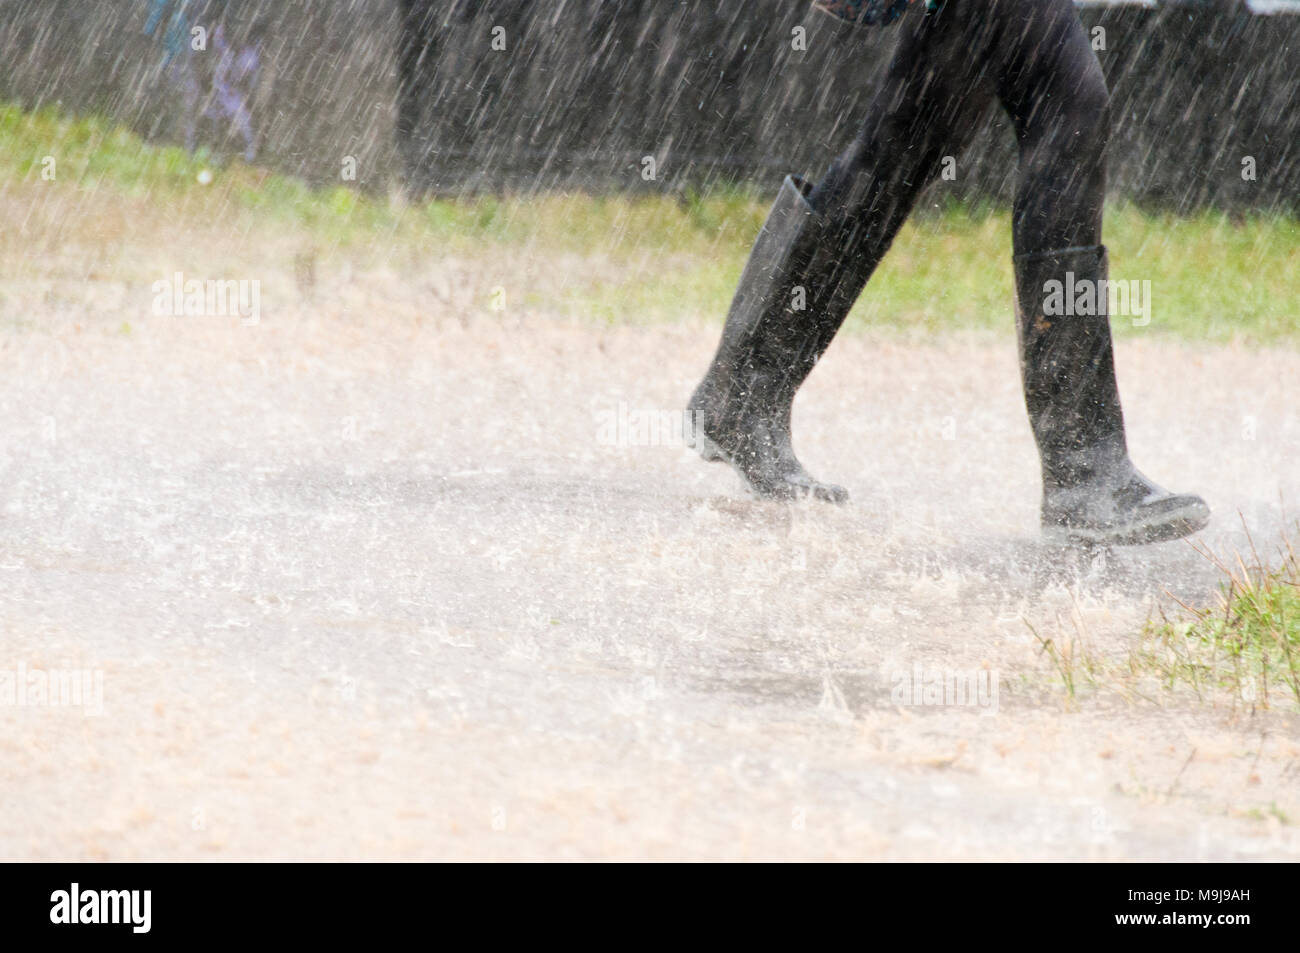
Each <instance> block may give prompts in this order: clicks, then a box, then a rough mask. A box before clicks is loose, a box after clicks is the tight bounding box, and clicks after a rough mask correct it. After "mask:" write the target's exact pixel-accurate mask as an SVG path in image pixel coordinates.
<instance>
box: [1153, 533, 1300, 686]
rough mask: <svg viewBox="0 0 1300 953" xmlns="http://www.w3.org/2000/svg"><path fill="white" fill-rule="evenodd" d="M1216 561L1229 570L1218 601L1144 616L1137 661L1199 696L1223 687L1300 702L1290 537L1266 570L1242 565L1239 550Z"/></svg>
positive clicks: (1299, 613)
mask: <svg viewBox="0 0 1300 953" xmlns="http://www.w3.org/2000/svg"><path fill="white" fill-rule="evenodd" d="M1207 555H1208V554H1207ZM1211 558H1212V557H1211ZM1216 562H1219V565H1220V568H1221V569H1222V570H1223V572H1224V574H1225V575H1226V577H1227V581H1226V582H1225V583H1224V586H1223V591H1222V595H1221V599H1220V603H1219V605H1217V606H1214V607H1210V608H1200V609H1188V610H1187V613H1188V615H1187V617H1186V618H1182V619H1178V620H1174V621H1171V620H1169V619H1167V618H1162V619H1161V620H1160V621H1159V622H1158V623H1151V624H1148V626H1147V629H1146V632H1145V633H1144V640H1143V646H1142V648H1141V649H1140V650H1139V651H1138V652H1137V653H1136V654H1135V656H1134V659H1133V665H1134V667H1135V669H1137V670H1140V671H1146V672H1149V673H1154V674H1156V675H1158V676H1159V677H1160V678H1161V680H1162V681H1163V682H1164V683H1165V685H1166V687H1169V688H1174V687H1177V686H1180V685H1181V686H1185V687H1190V688H1191V689H1193V690H1194V691H1195V692H1196V694H1197V695H1199V696H1201V697H1203V698H1214V697H1215V696H1217V695H1222V694H1223V693H1227V695H1228V697H1230V698H1231V699H1233V700H1234V701H1238V702H1242V703H1245V704H1247V705H1250V706H1260V707H1265V708H1271V707H1283V706H1285V707H1300V561H1297V559H1296V553H1295V550H1294V548H1292V547H1291V546H1290V544H1288V545H1287V547H1286V552H1285V553H1284V555H1283V559H1282V563H1281V565H1280V566H1279V567H1278V568H1276V569H1271V570H1270V569H1263V568H1259V566H1258V565H1256V566H1255V568H1247V566H1246V564H1245V562H1244V561H1243V560H1241V559H1240V558H1238V559H1237V560H1236V565H1235V566H1228V565H1226V564H1224V563H1222V562H1220V561H1218V560H1216ZM1256 563H1258V560H1257V559H1256Z"/></svg>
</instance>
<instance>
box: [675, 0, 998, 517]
mask: <svg viewBox="0 0 1300 953" xmlns="http://www.w3.org/2000/svg"><path fill="white" fill-rule="evenodd" d="M981 6H982V5H980V4H973V3H956V4H952V5H950V6H949V7H948V8H947V9H945V10H943V11H942V12H940V13H937V14H933V15H924V14H922V12H921V11H919V10H918V11H915V13H914V14H911V15H909V16H908V17H905V18H904V19H903V21H902V23H901V24H900V27H901V28H902V29H903V30H904V34H903V36H902V37H900V42H899V45H898V48H897V50H896V52H895V54H894V56H893V59H892V60H891V63H890V66H889V68H888V71H887V74H886V76H885V79H884V82H883V85H882V86H881V88H880V90H879V92H878V93H877V94H876V96H875V98H874V100H873V101H872V103H871V105H870V107H869V109H868V112H867V118H866V121H865V122H864V124H863V126H862V130H861V132H860V133H859V134H858V136H857V137H856V138H855V139H854V141H853V142H852V143H851V144H850V146H849V147H848V148H847V149H846V150H845V151H844V152H843V153H842V154H841V155H840V156H839V157H838V158H837V159H836V160H835V162H834V163H833V164H832V165H831V168H830V170H829V171H828V172H827V174H826V176H825V178H824V179H823V180H822V182H821V183H820V184H819V185H818V186H817V187H816V188H815V189H810V188H809V187H808V186H807V185H805V184H803V183H799V182H797V181H796V180H794V179H793V178H787V179H786V182H785V185H784V186H783V187H782V190H781V194H780V195H779V196H778V198H777V202H776V204H775V205H774V206H773V209H772V212H771V214H770V215H769V217H768V220H767V222H766V223H765V225H764V226H763V230H762V232H760V234H759V237H758V240H757V241H756V242H755V245H754V248H753V251H752V252H751V253H750V259H749V262H748V263H747V265H746V267H745V272H744V274H743V275H742V277H741V281H740V286H739V287H738V289H737V291H736V297H735V299H734V300H733V302H732V305H731V309H730V312H729V313H728V316H727V322H726V326H725V327H724V329H723V334H722V341H721V344H720V345H719V347H718V351H717V354H716V355H715V357H714V359H713V363H712V365H711V366H710V368H709V371H708V373H707V374H706V375H705V378H704V380H703V381H702V382H701V383H700V385H699V387H698V388H697V389H696V391H695V394H694V396H693V397H692V399H691V403H690V409H691V411H692V412H693V414H694V418H695V424H696V429H697V433H698V434H699V435H700V436H701V438H702V439H701V440H700V444H701V450H702V452H703V453H704V455H705V457H706V458H707V459H720V460H724V461H726V462H728V463H730V464H731V465H732V466H733V467H735V468H736V470H737V471H738V472H739V473H740V474H741V476H742V477H744V479H745V480H746V482H747V483H748V484H749V485H750V487H751V488H752V489H753V490H754V491H756V492H757V493H759V494H760V495H764V496H772V497H777V498H783V497H793V496H800V495H806V494H812V495H814V496H816V497H818V498H821V499H826V500H832V501H837V502H838V501H841V500H843V499H845V498H847V493H846V492H845V491H844V490H843V489H841V488H840V487H837V486H834V485H831V484H825V483H821V482H819V481H817V480H815V479H813V478H812V477H811V476H810V475H809V474H808V473H807V471H805V470H804V469H803V467H802V466H801V465H800V463H799V461H798V459H797V458H796V457H795V455H794V450H793V447H792V445H791V436H790V410H791V405H792V402H793V400H794V395H795V392H796V391H797V389H798V388H799V386H800V385H801V384H802V383H803V381H804V380H805V379H806V378H807V376H808V374H809V372H810V371H811V370H812V368H813V366H814V365H815V364H816V362H817V360H818V358H819V357H820V356H821V354H822V353H823V352H824V351H825V349H826V347H827V346H828V345H829V344H830V342H831V339H832V338H833V337H834V335H835V333H836V331H838V329H839V327H840V325H841V324H842V323H843V320H844V318H845V316H846V315H847V314H848V312H849V309H850V308H851V307H852V306H853V302H854V301H855V300H856V298H857V297H858V295H859V293H860V292H861V290H862V288H863V286H864V285H865V284H866V282H867V280H868V279H869V278H870V276H871V274H872V272H873V271H874V269H875V267H876V265H877V264H878V263H879V261H880V259H881V258H882V257H883V256H884V254H885V252H886V251H887V250H888V248H889V245H890V243H891V242H892V241H893V239H894V236H895V235H896V234H897V232H898V229H899V227H900V226H901V225H902V223H903V221H904V220H905V219H906V217H907V215H908V213H909V212H910V211H911V209H912V207H913V205H914V204H915V202H916V198H917V196H918V195H919V194H920V192H921V190H922V188H923V187H924V186H925V185H926V183H927V182H929V181H930V180H931V179H932V178H933V176H934V174H935V172H936V170H937V168H938V166H939V164H940V162H941V160H942V158H943V157H944V156H945V155H949V154H954V153H955V152H956V151H957V150H958V149H959V148H960V146H961V145H962V143H963V142H964V141H965V139H966V138H967V137H968V135H969V134H970V133H971V132H973V130H974V129H975V127H976V125H977V122H978V119H979V116H980V115H981V114H982V112H983V111H984V109H985V107H986V106H987V105H988V104H989V103H991V102H992V99H993V82H992V74H991V72H990V71H989V70H987V69H986V66H985V64H986V63H987V62H988V59H987V57H986V56H985V54H986V53H987V49H986V47H987V44H988V42H989V41H990V39H991V38H992V36H993V32H992V31H991V30H990V29H989V27H988V24H987V23H986V22H985V21H984V20H983V18H982V17H981V16H980V8H981Z"/></svg>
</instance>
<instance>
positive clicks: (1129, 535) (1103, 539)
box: [1043, 503, 1210, 546]
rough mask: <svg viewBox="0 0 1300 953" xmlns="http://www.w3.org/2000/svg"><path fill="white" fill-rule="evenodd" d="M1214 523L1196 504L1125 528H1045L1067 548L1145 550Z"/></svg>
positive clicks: (1048, 535) (1052, 540) (1047, 535)
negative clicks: (1118, 547) (1139, 547)
mask: <svg viewBox="0 0 1300 953" xmlns="http://www.w3.org/2000/svg"><path fill="white" fill-rule="evenodd" d="M1209 522H1210V509H1209V507H1207V506H1206V505H1205V504H1204V503H1192V504H1189V505H1187V506H1185V507H1183V508H1182V509H1179V510H1174V511H1173V512H1166V513H1159V514H1155V515H1153V516H1151V517H1150V518H1148V519H1146V520H1138V521H1137V522H1135V523H1129V524H1126V525H1124V526H1112V527H1105V528H1101V529H1093V528H1090V527H1083V526H1060V525H1057V524H1051V525H1044V526H1043V537H1044V538H1045V539H1046V540H1047V541H1048V542H1049V543H1055V544H1057V545H1065V546H1145V545H1147V544H1149V543H1167V542H1171V541H1173V540H1175V539H1182V538H1183V537H1184V536H1191V535H1192V534H1193V533H1197V532H1200V531H1201V530H1203V529H1205V527H1206V526H1207V525H1208V524H1209Z"/></svg>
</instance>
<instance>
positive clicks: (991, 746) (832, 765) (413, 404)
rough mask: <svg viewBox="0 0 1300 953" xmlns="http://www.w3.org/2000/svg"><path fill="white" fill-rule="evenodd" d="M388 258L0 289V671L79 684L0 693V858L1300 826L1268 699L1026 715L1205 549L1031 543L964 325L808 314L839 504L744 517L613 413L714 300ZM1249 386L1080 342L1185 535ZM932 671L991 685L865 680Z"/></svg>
mask: <svg viewBox="0 0 1300 953" xmlns="http://www.w3.org/2000/svg"><path fill="white" fill-rule="evenodd" d="M162 273H167V272H166V271H165V270H164V271H162ZM95 280H96V279H95V276H93V275H92V276H90V277H89V278H88V279H83V281H87V282H90V283H93V282H94V281H95ZM488 280H490V279H488ZM430 282H431V284H430V286H429V287H428V288H423V287H419V288H415V289H409V288H406V289H399V288H398V287H396V286H395V285H394V284H393V283H392V282H391V279H390V278H388V277H385V276H384V275H382V274H380V275H378V276H371V277H369V278H367V277H366V276H363V275H343V276H341V277H338V278H337V279H336V285H335V286H332V287H325V288H318V289H316V290H315V291H314V292H313V293H314V294H315V295H316V297H315V299H314V301H311V302H302V301H298V302H296V303H295V304H294V305H293V306H292V307H280V308H277V307H274V306H269V305H264V313H263V315H262V319H261V321H260V323H259V324H257V325H256V326H244V325H242V324H241V323H240V322H239V321H237V320H232V319H228V318H219V317H190V318H167V317H152V316H150V315H149V314H148V300H149V299H148V296H147V294H148V293H147V284H146V285H141V284H139V283H136V284H130V283H127V284H123V285H121V286H117V287H115V288H110V289H108V291H111V294H110V293H108V292H106V291H105V290H104V289H100V290H99V291H97V292H95V293H96V294H97V295H99V296H100V299H101V300H102V299H103V298H104V296H105V295H106V294H107V297H108V298H110V299H112V304H111V306H108V307H107V308H106V309H101V312H99V313H96V314H91V315H89V316H87V313H86V311H85V304H84V302H81V301H79V300H77V294H78V288H79V287H80V286H79V285H78V284H77V283H76V282H73V283H70V284H67V285H65V286H64V287H63V288H62V289H60V288H57V287H53V286H50V285H46V286H43V287H42V286H41V285H40V283H39V282H37V283H28V284H25V285H24V284H19V285H17V286H14V285H11V286H10V288H9V290H10V294H9V295H8V297H7V298H5V301H4V305H3V311H4V314H3V318H4V320H5V322H6V328H7V330H6V332H5V334H4V337H3V342H2V343H3V347H0V412H2V419H3V421H4V424H3V441H2V442H0V474H2V475H3V480H2V481H0V669H4V670H7V671H9V672H12V673H15V675H14V677H15V678H16V677H17V673H18V672H19V671H20V666H21V667H22V671H25V672H28V673H30V672H31V671H33V670H40V671H45V672H49V671H53V670H76V671H78V672H86V673H87V677H88V678H90V679H91V682H90V684H92V685H98V686H101V687H102V712H100V713H98V714H96V713H94V712H93V709H94V708H96V707H97V705H96V704H83V705H81V706H77V705H60V706H50V705H41V704H38V703H35V702H33V701H32V700H30V699H29V700H28V703H27V704H18V703H16V702H15V703H9V704H3V705H0V760H2V762H3V764H4V771H3V773H2V774H0V803H3V804H4V810H3V811H0V857H2V858H4V859H39V860H51V859H61V860H80V859H102V860H143V859H200V860H235V859H249V858H253V859H259V858H260V859H271V858H277V859H278V858H308V859H363V858H394V859H416V858H429V859H436V858H451V859H487V858H526V859H541V858H560V859H564V858H574V859H580V858H619V859H622V858H628V859H631V858H655V859H660V858H662V859H670V858H686V859H695V858H735V859H767V858H838V859H855V858H856V859H975V858H981V859H1017V858H1062V859H1064V858H1091V859H1099V860H1112V859H1207V860H1209V859H1256V858H1294V857H1295V856H1296V855H1297V854H1300V836H1298V835H1297V833H1296V828H1295V827H1294V826H1293V824H1294V822H1295V819H1296V818H1300V799H1298V797H1297V793H1296V792H1297V790H1300V785H1298V784H1297V781H1300V758H1298V756H1300V735H1298V734H1297V724H1298V723H1297V718H1296V717H1295V716H1294V715H1290V714H1287V713H1285V712H1279V711H1263V710H1254V711H1251V710H1242V709H1241V708H1240V707H1238V708H1237V709H1232V708H1230V707H1226V706H1225V705H1223V704H1217V705H1216V704H1212V703H1210V702H1203V701H1198V700H1197V699H1195V698H1193V697H1190V696H1189V695H1187V694H1186V693H1183V694H1175V695H1169V694H1165V693H1162V691H1161V690H1160V689H1159V687H1158V686H1154V685H1146V686H1142V691H1141V694H1139V695H1135V694H1133V693H1131V692H1128V693H1125V692H1120V691H1112V690H1109V689H1108V688H1107V686H1106V685H1102V686H1101V687H1100V688H1097V689H1088V690H1086V691H1083V692H1082V693H1081V694H1080V696H1079V697H1078V698H1076V699H1074V700H1073V701H1071V699H1070V698H1069V697H1068V696H1067V694H1066V692H1065V691H1064V690H1063V687H1062V684H1061V680H1060V679H1059V678H1057V677H1056V676H1055V674H1054V670H1053V668H1052V665H1051V662H1050V660H1049V659H1048V658H1047V657H1046V656H1045V655H1044V654H1043V653H1042V652H1041V651H1040V648H1039V644H1038V642H1037V640H1036V639H1035V637H1034V635H1033V634H1032V631H1037V632H1038V633H1039V634H1040V635H1042V636H1044V637H1051V638H1055V639H1060V640H1065V641H1067V642H1068V641H1069V640H1071V639H1075V640H1079V639H1083V640H1085V641H1086V644H1087V646H1088V647H1089V650H1090V651H1091V652H1093V653H1095V654H1096V655H1097V656H1098V657H1101V658H1105V659H1110V660H1122V659H1124V658H1125V657H1127V655H1128V653H1129V651H1130V650H1131V648H1132V647H1133V645H1134V644H1135V642H1136V640H1137V637H1138V633H1139V631H1140V628H1141V624H1142V622H1143V620H1145V619H1146V618H1147V617H1148V615H1149V614H1150V613H1151V612H1152V611H1153V608H1155V607H1157V606H1165V607H1173V608H1176V606H1175V605H1174V603H1173V599H1174V598H1175V597H1176V598H1179V599H1183V600H1200V601H1203V600H1205V599H1208V598H1210V597H1211V595H1212V593H1213V592H1214V589H1215V586H1216V584H1217V581H1218V574H1217V571H1216V570H1215V569H1214V567H1213V566H1211V565H1210V564H1209V562H1208V561H1206V560H1205V559H1204V558H1203V557H1202V556H1200V555H1198V554H1197V553H1196V552H1195V551H1194V550H1193V549H1192V548H1191V547H1190V546H1188V545H1186V544H1184V543H1175V544H1169V545H1164V546H1159V547H1149V548H1146V549H1144V550H1126V551H1122V550H1116V551H1113V552H1110V553H1102V554H1094V555H1091V556H1080V555H1077V554H1071V553H1068V552H1062V551H1059V550H1053V549H1050V548H1048V547H1046V546H1044V545H1043V544H1041V543H1040V542H1039V541H1038V539H1037V537H1036V501H1037V493H1038V485H1037V472H1036V461H1035V456H1034V451H1033V446H1032V442H1031V438H1030V435H1029V430H1028V426H1027V423H1026V421H1025V418H1024V411H1023V405H1022V404H1021V402H1020V400H1021V399H1020V396H1019V390H1018V379H1017V371H1016V365H1015V355H1014V351H1013V345H1012V342H1011V335H1010V331H1009V329H1008V335H1007V336H1006V337H1005V338H998V339H994V338H988V337H978V338H967V337H957V336H954V337H949V338H944V339H941V340H935V341H905V340H902V339H900V338H898V337H897V336H893V337H890V336H882V335H874V334H863V333H859V334H855V335H849V336H846V337H845V338H844V339H842V340H841V341H839V342H837V344H836V346H835V347H834V348H833V349H832V351H831V353H830V354H829V356H828V357H827V358H826V360H825V361H824V362H823V364H822V366H821V367H819V369H818V371H817V372H816V374H815V375H814V377H813V379H812V381H811V382H810V383H809V385H808V387H807V388H806V389H805V391H804V393H803V394H802V395H801V397H800V402H799V404H798V405H797V413H796V427H797V434H796V437H797V444H798V446H799V448H800V451H801V454H802V455H803V457H804V458H805V462H806V463H807V464H808V465H809V467H810V468H811V469H812V470H813V471H814V472H816V473H819V474H822V475H825V476H826V477H827V478H831V479H835V480H837V481H839V482H842V483H844V484H845V485H847V486H848V487H849V489H850V491H851V492H852V494H853V500H852V502H851V504H850V505H848V506H846V507H843V508H833V507H827V506H823V505H818V504H802V505H796V506H781V505H776V504H768V503H762V502H758V501H754V500H751V499H749V498H748V497H747V496H746V495H745V494H744V492H743V491H742V490H741V487H740V485H739V482H738V481H737V479H736V478H735V477H734V476H733V475H732V474H731V473H730V472H729V471H728V470H727V469H725V468H724V467H721V466H717V465H712V466H710V465H706V464H704V463H703V462H701V461H700V460H699V459H698V458H697V457H695V456H694V455H693V454H692V453H691V452H690V451H689V450H687V449H684V448H683V447H682V446H681V445H680V443H681V442H680V440H677V439H675V435H674V434H673V433H671V432H660V433H659V434H658V435H657V436H656V435H655V434H651V433H649V432H638V431H637V429H636V427H635V426H625V427H624V428H623V430H622V431H620V429H619V425H618V421H619V419H620V415H621V416H622V419H623V420H624V423H625V424H629V425H630V424H634V423H635V420H636V417H635V415H637V414H642V415H645V414H652V415H659V414H660V412H663V415H664V419H665V420H668V418H669V416H670V415H671V413H672V412H673V411H676V410H677V409H678V408H680V407H681V406H682V404H683V402H684V400H685V398H686V396H687V395H688V394H689V391H690V388H691V386H692V384H693V382H694V380H695V378H696V377H697V376H698V374H699V373H700V371H701V370H702V368H703V366H704V365H705V363H706V362H707V359H708V357H709V355H710V353H711V349H712V347H713V343H714V340H715V337H716V326H714V327H709V326H706V325H705V324H703V323H701V324H699V325H695V326H673V327H658V328H621V329H614V328H608V329H606V328H601V327H595V326H592V325H590V324H585V323H582V322H580V321H575V320H572V319H571V318H568V317H565V316H560V315H547V314H544V313H538V312H533V311H527V310H514V309H512V308H511V307H507V308H506V309H505V311H504V312H501V313H489V312H486V311H484V310H483V309H481V308H480V309H478V310H477V311H475V310H474V309H471V308H468V307H465V306H463V305H464V302H461V303H459V304H458V303H457V301H456V300H454V299H455V298H456V295H457V294H458V293H459V292H457V291H454V290H452V289H458V288H460V287H461V285H460V284H459V283H458V282H457V281H448V280H446V279H445V276H444V277H443V278H438V277H437V276H436V275H435V277H434V278H431V279H430ZM14 287H18V288H19V289H20V291H21V293H14ZM480 290H481V289H480ZM270 293H272V294H274V293H276V289H275V288H272V289H270ZM284 293H285V294H286V295H288V293H289V292H287V291H286V292H284ZM24 294H25V295H27V297H26V298H24ZM465 294H466V296H467V297H466V301H468V300H470V299H472V298H474V295H475V294H476V292H474V291H473V290H472V289H471V290H467V291H465ZM403 295H406V297H403ZM474 300H479V299H474ZM430 302H431V303H430ZM123 320H126V321H127V324H126V325H123V324H122V322H123ZM1297 371H1300V358H1298V357H1297V355H1296V354H1293V353H1284V352H1263V353H1261V352H1252V351H1246V350H1236V349H1231V348H1223V349H1192V348H1188V347H1185V346H1182V345H1178V344H1173V343H1169V342H1168V341H1161V340H1160V339H1156V338H1154V337H1153V338H1151V339H1146V338H1140V339H1137V340H1126V341H1125V342H1123V345H1122V350H1121V353H1120V373H1121V382H1122V387H1123V390H1124V393H1125V398H1126V403H1127V407H1128V413H1129V419H1130V441H1131V444H1132V446H1133V447H1134V452H1135V458H1136V459H1137V461H1138V463H1139V465H1140V466H1141V467H1143V469H1145V470H1146V471H1147V472H1149V473H1150V474H1151V475H1153V476H1154V477H1156V478H1157V479H1158V480H1160V481H1162V482H1165V483H1167V484H1170V485H1175V486H1176V487H1177V488H1180V489H1183V488H1185V489H1191V490H1196V491H1198V492H1201V493H1202V494H1203V495H1204V496H1205V497H1206V498H1207V499H1208V500H1209V502H1210V504H1211V505H1212V507H1213V508H1214V510H1215V521H1214V523H1213V524H1212V526H1211V528H1210V529H1209V530H1207V531H1206V532H1205V533H1204V534H1202V541H1203V542H1205V543H1208V544H1210V545H1211V546H1213V547H1216V548H1217V549H1219V550H1227V549H1230V548H1232V547H1234V546H1235V547H1240V546H1242V545H1244V535H1243V521H1244V524H1245V525H1246V526H1248V527H1250V529H1251V531H1252V533H1253V535H1254V539H1255V543H1256V545H1257V546H1258V547H1259V548H1260V550H1261V551H1265V552H1266V551H1269V550H1270V549H1271V547H1272V546H1274V545H1275V544H1276V542H1277V539H1278V533H1279V530H1280V527H1281V526H1282V523H1283V509H1282V505H1281V504H1284V503H1285V502H1286V501H1287V500H1295V499H1296V498H1297V497H1298V496H1300V472H1297V470H1296V468H1295V461H1296V459H1297V449H1300V423H1298V422H1297V418H1296V409H1295V408H1296V407H1297V406H1298V405H1300V400H1298V398H1300V390H1298V389H1297V387H1298V385H1297V381H1298V380H1300V377H1298V376H1297ZM1031 629H1032V631H1031ZM936 672H938V673H945V674H954V673H955V674H958V675H962V676H966V675H971V674H973V675H974V677H976V678H983V679H985V681H984V682H983V684H985V685H988V686H990V687H991V686H992V685H993V684H994V682H993V681H992V679H993V678H996V695H995V696H993V695H991V694H990V695H986V696H985V697H984V698H983V699H977V700H976V701H977V704H974V705H970V704H967V705H960V704H910V703H909V702H910V701H913V700H914V701H921V702H924V701H925V699H924V697H919V698H917V699H909V698H907V697H905V696H904V697H902V703H900V696H899V694H898V692H899V686H900V684H902V685H904V686H907V685H910V684H911V682H910V679H912V678H913V677H914V676H915V675H916V674H917V673H920V675H921V678H922V680H924V679H927V678H930V677H933V673H936ZM979 673H983V674H982V675H980V674H979ZM96 680H98V681H96ZM900 680H901V681H900ZM94 697H95V696H94V693H93V692H92V698H94ZM95 701H96V702H97V701H98V699H97V698H95Z"/></svg>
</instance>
